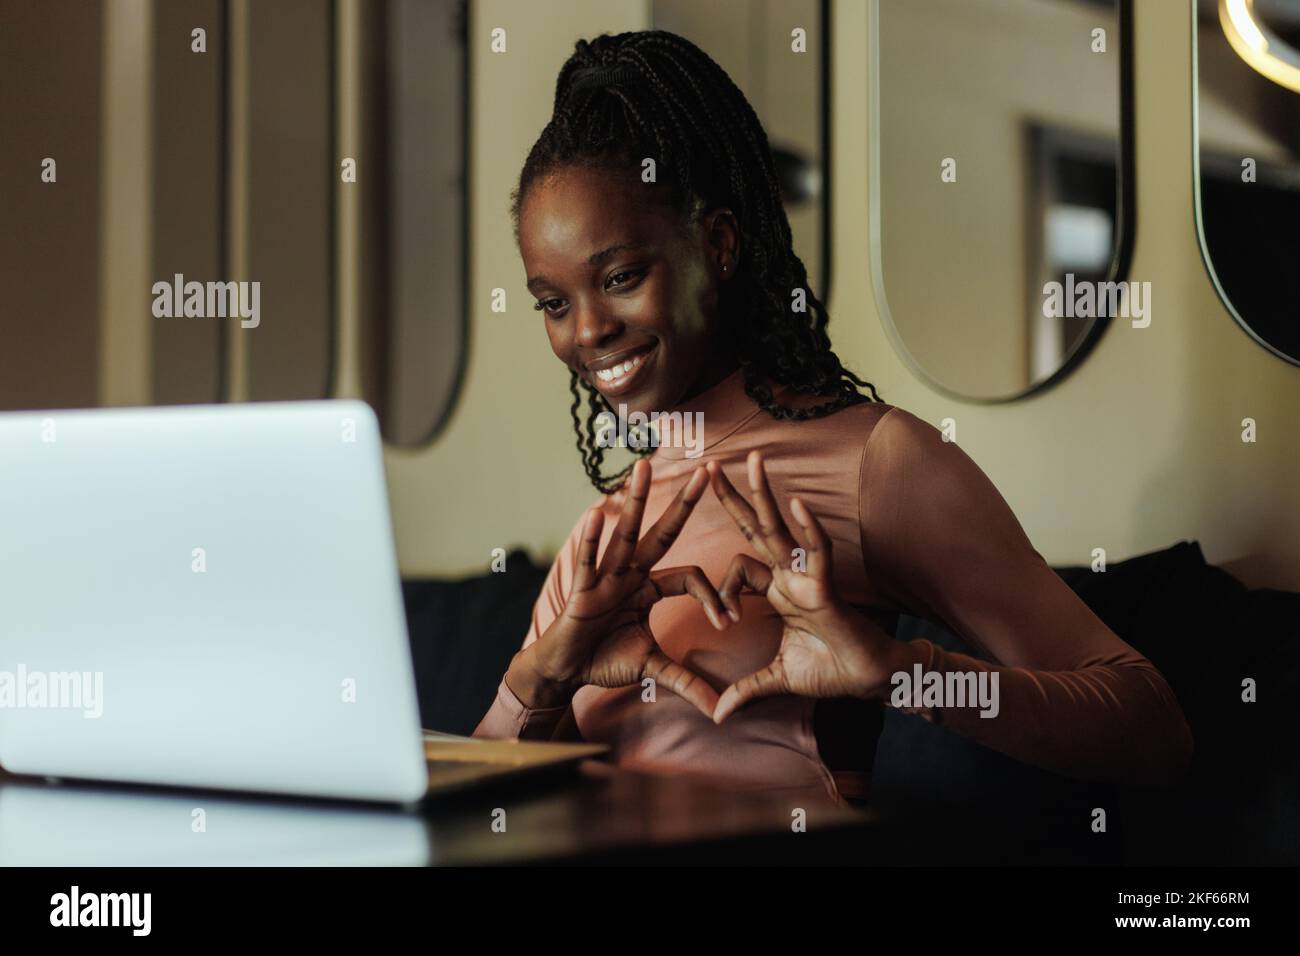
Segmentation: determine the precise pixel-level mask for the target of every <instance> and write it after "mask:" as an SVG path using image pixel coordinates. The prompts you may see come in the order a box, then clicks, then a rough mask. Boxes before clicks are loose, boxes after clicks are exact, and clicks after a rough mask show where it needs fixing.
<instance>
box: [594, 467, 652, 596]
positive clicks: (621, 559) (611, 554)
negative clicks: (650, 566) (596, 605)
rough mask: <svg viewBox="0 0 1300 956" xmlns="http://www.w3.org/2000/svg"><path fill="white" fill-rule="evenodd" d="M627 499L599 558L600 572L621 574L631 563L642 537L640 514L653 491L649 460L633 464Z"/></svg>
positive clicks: (643, 511) (616, 575)
mask: <svg viewBox="0 0 1300 956" xmlns="http://www.w3.org/2000/svg"><path fill="white" fill-rule="evenodd" d="M627 491H628V495H627V500H626V501H624V502H623V510H622V512H620V513H619V516H618V524H617V525H615V526H614V534H613V535H612V536H611V537H610V539H609V544H608V545H607V546H606V548H605V558H604V560H602V561H601V562H600V573H601V574H602V575H604V574H609V575H612V576H614V577H618V576H620V575H622V574H625V573H626V572H627V569H628V567H629V566H630V564H631V563H632V555H633V553H634V552H635V550H636V543H637V540H638V539H639V538H640V537H641V518H642V516H643V515H644V514H645V502H646V498H647V497H648V496H649V494H650V462H648V461H646V460H645V459H644V458H641V459H638V460H637V463H636V464H635V465H633V466H632V475H631V477H630V478H629V479H628V483H627Z"/></svg>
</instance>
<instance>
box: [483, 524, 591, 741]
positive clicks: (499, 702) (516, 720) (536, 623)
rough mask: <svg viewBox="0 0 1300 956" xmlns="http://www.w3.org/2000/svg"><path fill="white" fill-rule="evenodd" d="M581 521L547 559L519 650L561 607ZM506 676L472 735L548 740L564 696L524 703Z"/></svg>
mask: <svg viewBox="0 0 1300 956" xmlns="http://www.w3.org/2000/svg"><path fill="white" fill-rule="evenodd" d="M584 518H585V515H584ZM581 524H582V522H581V521H580V522H579V523H578V526H577V527H575V528H574V529H573V532H572V533H571V534H570V535H569V537H568V539H567V540H566V541H565V544H564V546H563V547H562V548H561V549H560V551H559V553H558V554H557V555H556V556H555V560H554V561H553V562H551V570H550V572H549V573H548V574H547V575H546V580H545V582H543V584H542V590H541V593H540V594H538V596H537V601H536V602H535V603H534V604H533V615H532V621H531V622H530V623H529V627H528V633H527V634H526V635H525V636H524V642H523V645H522V647H521V648H520V652H521V653H522V652H523V651H524V650H525V649H526V648H528V647H529V646H530V645H532V644H533V643H535V642H536V641H537V638H538V636H540V635H541V634H543V633H544V632H545V631H546V628H548V627H550V625H551V622H552V621H554V620H555V619H556V618H557V617H558V616H559V614H560V611H561V610H563V608H564V595H565V593H566V592H567V590H568V585H567V583H566V582H569V581H572V579H573V562H574V557H575V555H576V553H577V551H576V549H577V535H578V533H579V532H580V531H581ZM507 573H508V572H507ZM515 657H516V659H518V657H519V655H518V654H516V655H515ZM515 666H516V665H515V662H514V661H512V662H511V667H512V668H514V667H515ZM508 676H509V673H508V672H507V675H506V676H505V677H502V679H501V683H500V684H499V685H498V686H497V695H496V698H495V699H494V700H493V701H492V706H491V707H490V708H489V709H488V712H487V713H486V714H485V715H484V716H483V719H482V720H481V721H479V725H478V727H476V728H475V729H474V736H475V737H489V738H494V739H508V738H517V739H520V740H550V739H551V737H552V736H553V735H554V733H555V730H556V728H557V727H558V726H559V725H560V721H561V720H562V719H563V718H564V716H565V713H566V712H567V711H568V710H569V702H568V701H567V700H566V701H564V702H562V703H558V704H557V706H553V707H528V706H527V705H525V704H524V702H523V701H522V700H521V699H520V698H519V696H518V695H516V694H515V692H514V691H513V690H512V689H511V687H510V685H509V684H508V683H507V678H508ZM520 692H521V693H527V692H526V689H525V688H523V687H520Z"/></svg>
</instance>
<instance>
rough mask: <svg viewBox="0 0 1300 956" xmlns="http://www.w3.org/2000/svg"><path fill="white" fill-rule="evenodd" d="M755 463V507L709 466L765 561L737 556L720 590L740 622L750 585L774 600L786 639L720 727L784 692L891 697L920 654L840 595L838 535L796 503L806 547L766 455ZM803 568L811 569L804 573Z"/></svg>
mask: <svg viewBox="0 0 1300 956" xmlns="http://www.w3.org/2000/svg"><path fill="white" fill-rule="evenodd" d="M746 464H747V466H748V473H749V488H750V491H751V492H752V496H753V500H754V506H753V507H751V506H750V504H749V502H747V501H746V500H745V499H744V497H743V496H742V495H741V494H740V493H739V492H737V491H736V489H735V487H734V486H733V485H732V484H731V482H730V481H728V480H727V476H726V475H725V474H723V472H722V469H721V468H720V467H718V464H717V463H716V462H710V463H709V465H708V470H709V478H710V481H711V483H712V485H713V490H714V493H715V494H717V496H718V498H719V500H720V501H721V502H722V505H723V507H724V508H726V509H727V513H728V514H730V515H731V517H732V518H733V519H734V520H735V522H736V524H737V525H738V526H739V527H740V530H741V532H742V533H743V534H744V535H745V538H746V539H747V540H748V541H749V543H750V544H751V545H752V546H753V547H754V550H755V551H757V552H758V554H759V558H761V560H759V558H754V557H752V556H751V555H748V554H739V555H736V557H735V559H734V560H733V561H732V563H731V567H730V568H729V569H728V570H727V574H726V577H725V578H724V579H723V583H722V587H720V588H719V589H718V592H719V594H720V596H721V598H722V603H723V604H724V605H725V606H726V608H727V611H728V613H729V614H730V616H731V617H732V619H733V620H737V621H739V620H740V601H739V595H740V591H741V589H742V586H743V587H744V588H746V589H748V590H750V591H753V592H757V593H759V594H763V595H765V596H766V597H767V600H768V603H770V604H771V605H772V607H773V608H775V609H776V611H777V613H779V614H780V615H781V619H782V623H783V625H784V631H783V633H782V635H781V646H780V649H779V650H778V651H777V654H776V657H775V658H774V659H773V660H772V662H771V663H770V664H768V665H767V666H766V667H764V668H762V669H761V670H759V671H755V672H754V673H753V674H749V675H748V676H746V677H742V678H741V679H740V680H738V681H736V682H735V683H734V684H732V685H731V686H730V687H728V688H727V689H726V690H724V691H723V693H722V696H721V698H720V699H719V700H718V705H717V707H716V709H715V710H714V712H713V719H714V722H716V723H722V721H724V720H726V719H727V718H728V717H729V716H731V714H732V713H733V712H735V711H736V710H737V709H738V708H740V707H742V706H744V705H745V704H746V703H748V702H749V701H751V700H755V699H756V698H759V697H770V696H773V695H777V694H796V695H799V696H801V697H863V698H867V699H873V698H879V697H885V696H887V695H888V693H889V685H890V678H891V676H892V675H893V674H894V673H895V672H896V671H898V670H904V669H906V668H908V667H910V666H911V658H910V656H909V655H910V648H909V647H908V646H907V645H906V644H905V643H904V642H902V641H898V640H895V639H894V638H893V637H890V636H889V635H888V634H886V633H885V631H884V630H882V629H881V628H880V626H879V625H877V624H876V623H875V622H874V621H872V620H871V619H870V618H869V617H866V616H865V615H864V614H861V613H860V612H858V611H856V610H854V609H853V608H852V607H850V606H849V605H848V604H846V603H844V602H843V601H842V600H841V599H840V598H839V597H838V596H837V595H836V593H835V586H834V581H833V579H832V574H831V567H832V565H831V539H830V536H829V535H827V534H826V532H825V530H824V529H823V528H822V526H821V523H820V522H819V521H818V520H817V518H816V516H815V515H813V513H812V512H811V511H809V510H808V508H807V507H806V506H805V505H804V503H803V502H802V501H800V500H799V499H798V498H793V499H791V501H790V511H791V513H792V514H793V515H794V519H795V521H797V522H798V523H799V527H800V529H801V530H802V532H803V538H804V543H803V544H799V543H798V542H797V541H795V539H794V537H793V535H791V533H790V530H789V529H788V528H787V527H786V524H785V521H784V520H783V519H782V518H781V512H780V510H779V509H778V508H777V505H776V499H775V498H774V497H773V495H772V490H771V488H770V487H769V486H768V482H767V474H766V472H765V471H764V468H763V459H762V456H761V455H760V454H759V453H758V452H757V451H755V452H751V453H750V455H749V459H748V461H747V463H746ZM797 548H802V550H803V553H804V556H805V557H804V560H803V561H802V562H796V557H797V555H796V549H797ZM797 564H802V565H803V566H804V567H803V570H796V566H797Z"/></svg>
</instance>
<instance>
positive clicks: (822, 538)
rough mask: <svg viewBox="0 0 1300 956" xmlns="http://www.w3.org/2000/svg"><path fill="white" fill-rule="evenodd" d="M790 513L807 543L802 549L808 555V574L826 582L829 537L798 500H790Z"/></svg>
mask: <svg viewBox="0 0 1300 956" xmlns="http://www.w3.org/2000/svg"><path fill="white" fill-rule="evenodd" d="M790 512H791V514H793V515H794V520H795V521H797V522H799V528H800V530H801V531H803V538H804V540H805V541H807V542H808V545H807V547H806V548H805V549H804V550H805V551H806V552H807V554H808V573H809V574H811V575H812V576H813V577H815V578H817V579H819V580H828V579H829V578H830V571H831V538H830V535H828V534H827V533H826V530H825V529H824V528H823V527H822V523H821V522H820V521H818V520H817V516H816V515H815V514H813V513H812V512H811V511H810V510H808V506H807V505H805V504H804V503H803V501H801V500H800V499H798V498H792V499H790Z"/></svg>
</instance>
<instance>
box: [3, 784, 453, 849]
mask: <svg viewBox="0 0 1300 956" xmlns="http://www.w3.org/2000/svg"><path fill="white" fill-rule="evenodd" d="M429 847H430V843H429V837H428V833H427V831H426V828H425V822H424V820H423V819H422V818H421V817H420V816H419V815H417V814H414V813H409V812H404V811H401V810H398V809H391V810H390V809H386V808H371V807H364V806H354V805H346V806H344V805H336V806H331V805H327V804H313V803H297V802H292V801H285V800H258V799H254V798H242V797H234V796H217V795H213V794H209V793H173V792H166V793H158V792H148V791H138V790H118V789H110V788H100V787H94V786H89V785H80V784H66V783H64V784H55V785H51V784H42V783H26V782H24V783H6V784H3V785H0V865H2V866H272V865H273V866H369V865H374V866H423V865H425V864H427V863H428V862H429Z"/></svg>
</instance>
